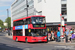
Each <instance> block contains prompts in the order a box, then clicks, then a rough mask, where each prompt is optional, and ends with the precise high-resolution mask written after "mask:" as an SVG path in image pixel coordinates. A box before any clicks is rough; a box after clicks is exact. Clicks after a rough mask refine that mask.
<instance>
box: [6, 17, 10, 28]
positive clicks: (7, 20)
mask: <svg viewBox="0 0 75 50" xmlns="http://www.w3.org/2000/svg"><path fill="white" fill-rule="evenodd" d="M5 22H6V23H8V26H7V27H8V28H9V29H11V17H8V18H6V20H5Z"/></svg>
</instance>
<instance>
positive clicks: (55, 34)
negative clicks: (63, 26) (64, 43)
mask: <svg viewBox="0 0 75 50" xmlns="http://www.w3.org/2000/svg"><path fill="white" fill-rule="evenodd" d="M54 39H55V41H56V40H57V31H54Z"/></svg>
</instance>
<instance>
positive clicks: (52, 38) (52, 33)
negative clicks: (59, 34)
mask: <svg viewBox="0 0 75 50" xmlns="http://www.w3.org/2000/svg"><path fill="white" fill-rule="evenodd" d="M51 40H52V41H54V32H53V31H51Z"/></svg>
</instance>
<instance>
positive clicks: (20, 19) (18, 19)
mask: <svg viewBox="0 0 75 50" xmlns="http://www.w3.org/2000/svg"><path fill="white" fill-rule="evenodd" d="M31 17H45V16H42V15H32V16H28V17H24V18H20V19H16V20H14V21H13V22H15V21H19V20H22V19H26V18H31Z"/></svg>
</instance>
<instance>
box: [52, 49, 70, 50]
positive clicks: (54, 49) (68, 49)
mask: <svg viewBox="0 0 75 50" xmlns="http://www.w3.org/2000/svg"><path fill="white" fill-rule="evenodd" d="M52 50H69V49H52Z"/></svg>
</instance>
